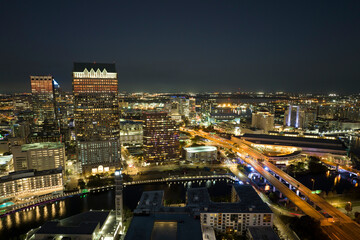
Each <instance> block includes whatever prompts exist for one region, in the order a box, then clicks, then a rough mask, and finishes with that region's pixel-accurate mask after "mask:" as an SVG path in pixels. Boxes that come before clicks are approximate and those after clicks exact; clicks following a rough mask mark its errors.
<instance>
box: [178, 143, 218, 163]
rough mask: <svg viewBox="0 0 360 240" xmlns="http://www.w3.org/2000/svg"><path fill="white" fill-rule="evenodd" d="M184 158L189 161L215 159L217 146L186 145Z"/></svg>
mask: <svg viewBox="0 0 360 240" xmlns="http://www.w3.org/2000/svg"><path fill="white" fill-rule="evenodd" d="M184 150H185V159H186V160H187V161H190V162H211V161H216V160H217V148H216V147H214V146H199V147H187V148H184Z"/></svg>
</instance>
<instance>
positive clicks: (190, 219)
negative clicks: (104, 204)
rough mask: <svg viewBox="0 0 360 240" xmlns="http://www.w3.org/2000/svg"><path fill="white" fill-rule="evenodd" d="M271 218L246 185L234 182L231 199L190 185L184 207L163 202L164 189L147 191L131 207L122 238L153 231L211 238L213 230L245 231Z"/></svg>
mask: <svg viewBox="0 0 360 240" xmlns="http://www.w3.org/2000/svg"><path fill="white" fill-rule="evenodd" d="M273 218H274V216H273V213H272V211H271V209H270V208H269V206H268V205H267V204H266V203H264V202H263V201H262V200H261V198H260V197H259V195H258V194H257V193H256V191H255V190H254V189H253V188H252V186H249V185H233V188H232V193H231V202H213V201H212V200H211V199H210V196H209V192H208V190H207V188H189V189H188V190H187V195H186V206H185V207H169V206H164V191H148V192H143V194H142V196H141V198H140V201H139V204H138V206H137V208H136V209H135V210H134V217H133V219H132V221H131V224H130V227H129V230H128V232H127V235H126V236H125V240H133V239H155V235H156V236H157V237H158V236H162V238H161V239H173V238H171V237H172V236H176V237H177V238H176V239H187V240H188V239H201V237H202V236H205V237H207V238H205V239H214V231H215V232H226V233H237V234H245V232H246V230H247V229H248V228H250V227H254V226H256V227H258V226H261V227H270V228H271V227H272V226H273ZM185 226H187V227H186V228H185ZM154 234H155V235H154ZM156 239H157V238H156ZM159 239H160V238H159Z"/></svg>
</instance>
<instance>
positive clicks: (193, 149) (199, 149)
mask: <svg viewBox="0 0 360 240" xmlns="http://www.w3.org/2000/svg"><path fill="white" fill-rule="evenodd" d="M184 150H185V151H187V152H188V153H199V152H209V151H217V148H216V147H214V146H199V147H187V148H184Z"/></svg>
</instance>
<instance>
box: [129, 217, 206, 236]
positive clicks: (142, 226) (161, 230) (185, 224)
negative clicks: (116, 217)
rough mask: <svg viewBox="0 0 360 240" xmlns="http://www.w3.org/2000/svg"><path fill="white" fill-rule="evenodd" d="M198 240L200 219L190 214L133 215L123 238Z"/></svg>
mask: <svg viewBox="0 0 360 240" xmlns="http://www.w3.org/2000/svg"><path fill="white" fill-rule="evenodd" d="M138 239H152V240H163V239H164V240H199V239H202V234H201V226H200V221H199V220H198V219H194V218H193V217H192V216H191V215H190V214H186V213H185V214H184V213H183V214H177V213H173V214H151V215H149V216H134V217H133V219H132V221H131V224H130V227H129V229H128V231H127V234H126V236H125V240H138Z"/></svg>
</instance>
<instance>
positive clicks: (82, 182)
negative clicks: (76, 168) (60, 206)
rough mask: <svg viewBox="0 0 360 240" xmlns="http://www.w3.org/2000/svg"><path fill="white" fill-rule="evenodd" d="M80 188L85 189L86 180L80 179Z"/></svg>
mask: <svg viewBox="0 0 360 240" xmlns="http://www.w3.org/2000/svg"><path fill="white" fill-rule="evenodd" d="M78 187H79V188H80V189H85V182H84V179H82V178H80V179H79V180H78Z"/></svg>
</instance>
